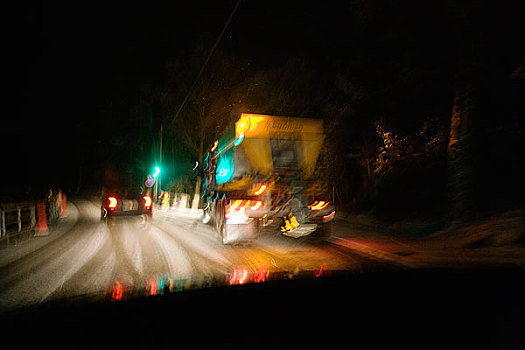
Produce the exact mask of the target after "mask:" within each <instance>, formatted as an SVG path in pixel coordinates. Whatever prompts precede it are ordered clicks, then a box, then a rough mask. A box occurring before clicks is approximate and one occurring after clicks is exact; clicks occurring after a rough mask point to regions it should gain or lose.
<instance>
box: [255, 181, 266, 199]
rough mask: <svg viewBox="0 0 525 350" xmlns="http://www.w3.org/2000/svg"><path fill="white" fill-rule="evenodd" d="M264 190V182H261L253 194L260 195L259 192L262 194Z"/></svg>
mask: <svg viewBox="0 0 525 350" xmlns="http://www.w3.org/2000/svg"><path fill="white" fill-rule="evenodd" d="M264 191H266V184H261V185H260V186H259V188H258V189H257V190H256V191H255V192H254V193H253V194H255V195H256V196H258V195H260V194H263V193H264Z"/></svg>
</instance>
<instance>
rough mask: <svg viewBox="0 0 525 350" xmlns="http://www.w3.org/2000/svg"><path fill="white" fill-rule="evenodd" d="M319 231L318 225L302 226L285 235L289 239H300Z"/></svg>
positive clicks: (284, 233)
mask: <svg viewBox="0 0 525 350" xmlns="http://www.w3.org/2000/svg"><path fill="white" fill-rule="evenodd" d="M316 229H317V225H316V224H302V225H301V226H299V227H297V228H294V229H293V230H291V231H286V232H283V235H285V236H287V237H293V238H299V237H304V236H308V235H309V234H311V233H312V232H315V230H316Z"/></svg>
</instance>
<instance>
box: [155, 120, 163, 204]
mask: <svg viewBox="0 0 525 350" xmlns="http://www.w3.org/2000/svg"><path fill="white" fill-rule="evenodd" d="M158 167H159V168H160V167H162V123H161V124H160V136H159V163H158ZM160 178H161V177H160V173H159V174H158V177H157V178H156V179H155V194H154V196H155V200H157V198H158V194H159V187H160V190H161V191H162V184H161V183H160Z"/></svg>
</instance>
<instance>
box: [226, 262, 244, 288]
mask: <svg viewBox="0 0 525 350" xmlns="http://www.w3.org/2000/svg"><path fill="white" fill-rule="evenodd" d="M248 276H249V271H248V268H246V267H244V266H243V267H241V268H239V269H235V270H233V273H232V274H231V276H230V280H229V283H230V285H232V284H244V283H245V282H246V281H247V280H248Z"/></svg>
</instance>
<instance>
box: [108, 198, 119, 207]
mask: <svg viewBox="0 0 525 350" xmlns="http://www.w3.org/2000/svg"><path fill="white" fill-rule="evenodd" d="M117 203H118V201H117V199H116V198H115V197H108V208H109V209H111V210H113V209H115V208H116V207H117Z"/></svg>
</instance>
